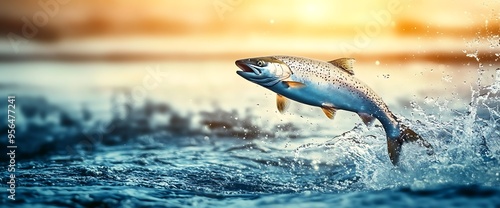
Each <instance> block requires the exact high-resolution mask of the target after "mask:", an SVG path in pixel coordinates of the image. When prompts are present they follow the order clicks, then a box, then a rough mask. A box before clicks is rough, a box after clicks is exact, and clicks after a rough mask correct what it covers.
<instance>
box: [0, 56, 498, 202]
mask: <svg viewBox="0 0 500 208" xmlns="http://www.w3.org/2000/svg"><path fill="white" fill-rule="evenodd" d="M424 65H425V64H418V65H414V66H413V65H408V66H406V67H405V70H397V68H400V67H401V66H390V65H389V66H387V65H385V66H384V67H382V66H378V68H377V66H372V65H370V64H367V63H364V64H360V66H359V68H360V69H359V70H358V71H357V74H356V76H360V79H361V80H365V81H366V82H367V84H368V85H370V86H372V87H373V88H374V90H375V91H376V92H378V93H379V94H380V95H381V96H382V97H383V98H384V100H385V101H386V102H387V103H388V105H389V107H390V108H391V110H393V112H394V113H395V114H396V115H398V116H399V117H400V118H404V119H403V120H404V122H405V123H406V124H407V125H409V126H411V127H412V129H414V130H415V131H416V132H418V133H419V134H421V135H422V136H423V137H424V138H426V139H427V140H428V141H429V142H430V143H431V144H432V145H433V146H434V147H435V150H434V151H435V154H434V155H432V156H428V155H427V154H426V152H425V149H422V148H420V147H419V146H418V145H413V144H406V145H404V147H403V153H402V157H401V164H400V165H399V166H398V167H394V166H393V165H392V164H391V163H390V161H389V159H388V156H387V150H386V143H385V141H386V139H385V134H384V131H383V129H382V128H381V127H380V126H378V125H376V126H374V127H370V128H367V127H365V126H364V125H361V124H360V123H361V122H360V120H359V118H357V117H356V116H354V115H353V114H351V113H346V112H341V113H339V114H338V115H337V116H336V118H335V120H334V121H330V120H328V119H327V118H325V117H324V115H322V112H321V111H320V110H319V109H314V108H312V107H308V106H303V105H300V104H295V103H294V104H292V106H291V109H290V112H288V113H285V114H283V115H281V114H279V113H277V112H276V111H277V110H276V109H275V104H274V99H275V96H274V95H273V94H272V93H271V92H269V91H266V90H265V89H263V88H261V87H258V86H255V85H253V84H251V83H247V82H246V81H244V80H242V79H241V78H239V77H237V76H236V75H235V74H234V71H235V70H236V68H235V67H234V66H233V63H232V61H220V62H219V61H218V62H207V63H203V66H204V69H203V70H200V69H199V68H198V67H199V66H200V63H197V64H192V63H183V62H168V63H154V64H151V63H147V64H146V63H133V64H119V63H117V64H105V63H92V64H87V63H82V64H75V63H69V64H68V63H47V62H41V63H13V64H3V65H2V69H1V70H2V71H1V72H2V74H7V75H8V76H3V77H1V78H0V81H1V83H2V84H1V85H0V95H2V97H6V96H7V94H15V95H16V98H17V99H16V100H17V101H16V102H17V105H18V106H19V107H18V110H17V111H18V116H19V117H18V119H17V127H16V128H17V130H18V132H17V140H16V142H17V143H16V144H17V145H18V149H17V151H18V152H17V155H16V157H17V158H16V167H17V169H16V179H17V180H16V200H15V201H12V200H9V199H8V198H7V191H4V193H3V194H2V199H1V202H2V206H8V207H11V206H14V205H28V204H29V205H33V204H34V205H39V206H44V207H46V206H47V207H49V206H53V207H67V206H71V207H74V206H76V207H96V206H101V207H117V206H125V207H145V206H158V207H183V206H186V207H187V206H199V207H220V206H231V207H235V206H240V207H266V206H276V205H280V206H291V207H294V206H296V207H334V206H335V207H336V206H344V207H360V206H369V205H388V206H415V207H426V206H463V207H472V206H476V207H480V206H481V207H495V206H500V200H499V199H500V188H498V187H499V185H500V175H499V174H500V166H499V162H498V159H500V140H499V139H500V130H499V126H500V115H499V114H500V109H499V107H498V106H499V90H500V70H498V69H497V70H496V71H495V68H494V65H492V66H490V67H486V66H485V67H482V66H481V67H479V70H477V69H476V68H478V67H474V66H442V67H441V68H438V69H435V68H432V67H429V68H427V67H424ZM429 65H432V64H429ZM34 66H36V67H34ZM37 67H41V68H44V69H46V70H35V69H33V68H37ZM68 67H71V68H72V69H71V70H68V69H67V68H68ZM155 67H159V69H161V71H162V72H164V73H165V76H163V79H162V82H161V83H160V84H159V85H158V86H157V87H155V88H152V89H148V90H145V91H144V94H141V95H140V96H139V95H138V94H134V93H137V92H136V91H134V89H138V87H139V88H140V87H141V86H142V85H141V79H142V78H143V77H144V76H146V75H147V70H148V69H150V68H155ZM7 68H9V71H7ZM370 68H376V69H377V70H374V71H371V70H370ZM180 69H182V70H180ZM72 70H80V71H79V73H75V72H74V71H72ZM220 74H230V75H225V76H222V78H221V77H219V75H220ZM233 74H234V76H231V75H233ZM118 75H119V76H118ZM33 77H36V78H37V79H34V80H33ZM28 80H30V81H29V82H28ZM495 80H496V81H495ZM27 83H29V84H27ZM401 86H405V87H401ZM395 88H397V90H395ZM0 108H3V109H6V106H5V103H4V102H3V103H1V104H0ZM0 118H6V113H5V112H4V111H0ZM4 120H5V119H3V120H2V126H4V127H1V128H2V129H4V130H5V128H6V127H5V126H6V125H5V121H4ZM4 130H2V133H1V135H2V138H5V137H6V135H5V133H4V132H6V130H5V131H4ZM1 142H2V146H6V145H7V144H6V143H5V142H6V141H5V140H4V139H2V141H1ZM4 161H6V158H5V154H2V166H4V167H6V166H7V163H6V162H4ZM2 175H3V177H2V179H1V181H2V184H3V185H2V187H4V189H5V188H6V187H7V186H6V184H7V181H8V178H7V177H6V176H8V172H7V170H5V169H4V171H3V174H2Z"/></svg>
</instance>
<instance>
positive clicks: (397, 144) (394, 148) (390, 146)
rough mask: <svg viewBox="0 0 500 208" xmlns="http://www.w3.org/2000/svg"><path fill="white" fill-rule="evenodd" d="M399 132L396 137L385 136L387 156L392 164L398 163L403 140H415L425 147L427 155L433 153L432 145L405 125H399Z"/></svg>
mask: <svg viewBox="0 0 500 208" xmlns="http://www.w3.org/2000/svg"><path fill="white" fill-rule="evenodd" d="M400 132H401V133H400V134H399V137H398V138H395V139H394V138H389V137H388V138H387V151H388V152H389V158H390V159H391V162H392V164H393V165H397V164H398V161H399V154H400V152H401V146H402V145H403V143H405V142H417V143H418V144H420V145H421V146H423V147H426V148H427V154H428V155H432V154H434V151H433V147H432V145H431V144H430V143H429V142H427V141H426V140H424V139H423V138H422V137H421V136H420V135H418V134H417V133H415V132H414V131H413V130H411V129H410V128H408V127H407V126H405V125H401V129H400Z"/></svg>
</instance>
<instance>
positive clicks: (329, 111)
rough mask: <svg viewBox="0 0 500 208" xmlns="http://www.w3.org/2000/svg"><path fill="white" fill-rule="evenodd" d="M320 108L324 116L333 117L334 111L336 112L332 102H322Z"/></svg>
mask: <svg viewBox="0 0 500 208" xmlns="http://www.w3.org/2000/svg"><path fill="white" fill-rule="evenodd" d="M321 110H323V113H325V115H326V117H328V118H329V119H333V118H334V117H335V113H336V112H337V109H336V108H335V107H333V105H332V104H328V103H323V104H322V105H321Z"/></svg>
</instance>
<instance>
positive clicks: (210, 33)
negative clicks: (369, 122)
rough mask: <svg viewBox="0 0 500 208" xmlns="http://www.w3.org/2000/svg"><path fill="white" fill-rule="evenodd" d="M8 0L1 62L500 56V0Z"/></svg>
mask: <svg viewBox="0 0 500 208" xmlns="http://www.w3.org/2000/svg"><path fill="white" fill-rule="evenodd" d="M3 5H4V6H3V7H2V8H0V25H2V26H1V29H0V37H2V38H1V39H0V45H1V46H2V47H1V48H3V49H0V61H23V60H63V61H64V60H69V61H85V60H107V61H126V60H143V59H146V60H149V59H153V60H154V59H175V60H186V59H212V58H231V59H232V58H236V57H247V56H259V55H271V54H283V55H285V54H290V55H303V56H313V57H315V58H322V59H333V58H335V57H340V56H347V55H355V56H356V57H358V58H360V59H361V60H370V61H372V60H371V59H374V57H373V56H375V55H377V56H379V57H381V58H382V59H385V60H386V61H391V60H394V61H401V60H411V59H418V60H427V61H437V62H441V61H442V62H450V61H458V62H464V61H465V62H467V61H474V59H473V57H470V56H469V57H467V56H466V54H470V53H471V52H470V51H464V50H463V48H464V46H466V47H467V44H469V45H470V48H471V50H478V49H480V50H479V51H478V52H476V54H477V55H476V56H477V57H481V59H482V60H483V61H486V62H494V61H497V60H498V57H499V56H498V55H497V54H500V50H499V49H498V47H499V45H500V37H499V34H500V13H499V11H496V10H495V9H494V8H500V2H498V1H483V2H470V1H465V0H459V1H439V2H428V1H421V0H379V1H370V2H364V1H353V2H344V1H328V0H313V1H293V2H290V1H284V0H275V1H264V0H256V1H245V0H210V1H195V0H184V1H162V0H147V1H118V0H109V1H97V0H86V1H82V0H46V1H44V0H38V1H35V0H30V1H8V2H4V3H3ZM9 34H10V35H9ZM12 34H15V35H12ZM474 41H476V42H482V43H480V44H476V45H473V44H475V43H474ZM375 59H376V58H375Z"/></svg>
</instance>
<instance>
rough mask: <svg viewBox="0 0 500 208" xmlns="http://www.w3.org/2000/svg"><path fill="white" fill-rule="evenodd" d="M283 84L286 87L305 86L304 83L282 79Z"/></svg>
mask: <svg viewBox="0 0 500 208" xmlns="http://www.w3.org/2000/svg"><path fill="white" fill-rule="evenodd" d="M283 84H284V85H285V87H286V88H289V87H291V88H302V87H305V86H306V85H305V84H304V83H302V82H295V81H283Z"/></svg>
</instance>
